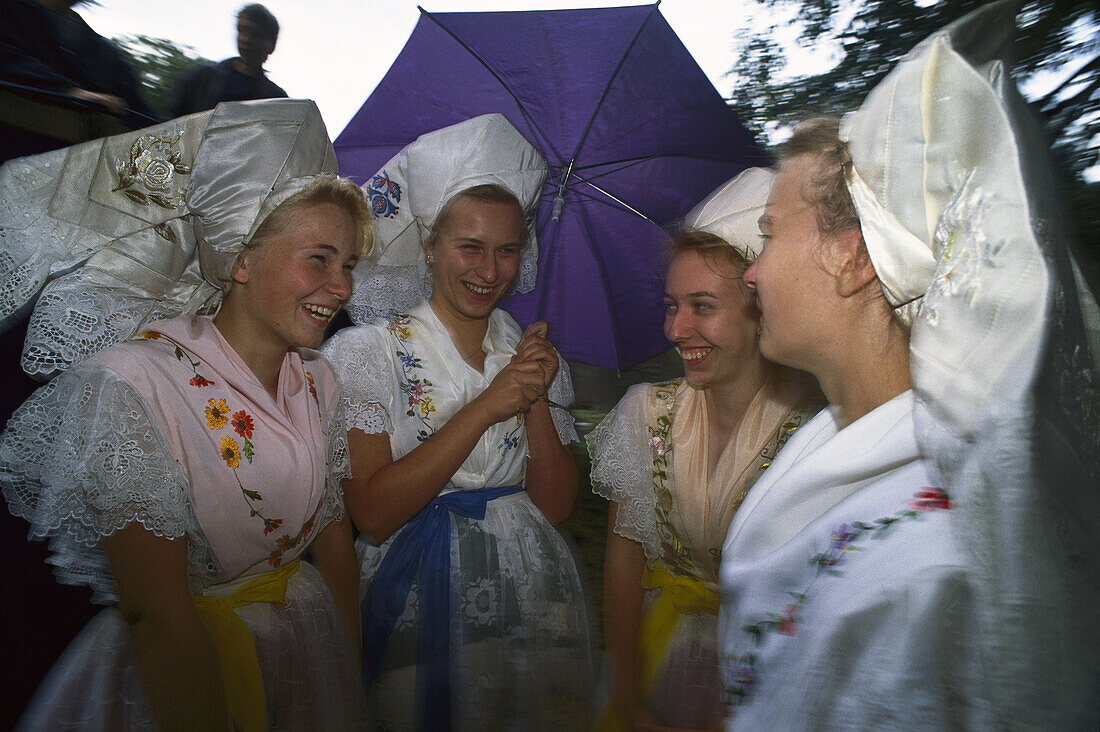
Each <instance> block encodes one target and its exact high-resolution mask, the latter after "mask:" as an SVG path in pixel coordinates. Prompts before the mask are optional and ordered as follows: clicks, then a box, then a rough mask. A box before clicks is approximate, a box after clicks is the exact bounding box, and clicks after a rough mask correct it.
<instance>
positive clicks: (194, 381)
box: [134, 330, 214, 388]
mask: <svg viewBox="0 0 1100 732" xmlns="http://www.w3.org/2000/svg"><path fill="white" fill-rule="evenodd" d="M134 337H135V338H140V339H142V340H145V341H159V340H160V339H162V338H163V339H164V340H166V341H168V342H169V343H171V344H172V345H173V346H175V347H176V350H175V356H176V360H177V361H184V360H186V361H187V363H188V364H189V365H190V366H191V372H192V373H193V374H194V376H192V377H191V380H190V381H188V382H187V383H188V384H190V385H191V386H197V387H199V388H202V387H204V386H213V385H214V382H213V381H211V380H210V379H207V378H204V377H203V375H202V374H200V373H199V366H201V365H202V362H201V361H199V357H198V356H196V355H195V354H194V353H193V352H192V351H190V350H189V349H187V348H185V347H184V346H183V344H181V343H179V342H178V341H176V340H175V339H173V338H170V337H169V336H166V335H164V334H163V333H161V332H160V331H159V330H143V331H142V332H140V333H138V334H137V335H136V336H134Z"/></svg>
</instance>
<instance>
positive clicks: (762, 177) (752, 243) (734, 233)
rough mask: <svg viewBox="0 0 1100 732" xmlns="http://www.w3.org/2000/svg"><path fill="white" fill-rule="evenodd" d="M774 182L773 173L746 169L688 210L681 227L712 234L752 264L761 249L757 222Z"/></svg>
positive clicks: (762, 240) (761, 243)
mask: <svg viewBox="0 0 1100 732" xmlns="http://www.w3.org/2000/svg"><path fill="white" fill-rule="evenodd" d="M774 182H775V172H774V171H771V170H768V169H767V168H747V169H745V170H743V171H741V172H740V173H738V174H737V175H736V176H734V177H733V178H731V179H730V180H728V181H726V182H725V183H723V184H722V185H721V186H719V187H718V188H716V189H715V190H714V192H713V193H711V194H710V195H709V196H707V197H706V198H704V199H703V200H702V202H700V203H699V205H697V206H696V207H695V208H693V209H691V211H690V212H689V213H688V215H687V216H685V217H684V226H685V227H686V228H689V229H696V230H698V231H706V232H708V233H711V234H714V235H715V236H717V237H718V238H719V239H721V240H722V241H724V242H726V243H727V244H729V245H730V246H731V247H733V248H734V249H736V250H737V251H738V252H739V253H740V254H741V255H742V256H743V257H745V259H747V260H748V261H749V262H752V261H753V260H754V259H756V258H757V257H758V256H759V255H760V251H761V249H763V246H764V239H763V237H762V236H761V235H760V224H759V221H760V217H761V216H762V215H763V214H764V206H765V204H767V202H768V195H769V194H770V193H771V190H772V183H774Z"/></svg>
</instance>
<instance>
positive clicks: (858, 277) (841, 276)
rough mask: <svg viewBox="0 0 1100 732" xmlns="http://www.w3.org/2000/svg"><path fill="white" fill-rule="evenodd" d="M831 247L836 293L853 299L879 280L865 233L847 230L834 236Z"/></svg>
mask: <svg viewBox="0 0 1100 732" xmlns="http://www.w3.org/2000/svg"><path fill="white" fill-rule="evenodd" d="M830 239H832V242H831V245H832V248H833V256H834V263H835V267H834V270H833V273H834V275H835V276H836V293H837V294H838V295H840V296H841V297H851V296H852V295H855V294H856V293H857V292H860V291H861V290H863V288H864V287H867V285H869V284H870V283H872V282H875V281H876V280H877V279H878V273H877V272H875V265H874V263H873V262H871V256H870V255H869V254H868V253H867V245H866V244H864V243H863V232H861V231H860V230H859V229H858V228H852V229H845V230H844V231H839V232H836V233H835V234H833V235H832V236H831V237H830Z"/></svg>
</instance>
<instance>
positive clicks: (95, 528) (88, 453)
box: [0, 366, 216, 601]
mask: <svg viewBox="0 0 1100 732" xmlns="http://www.w3.org/2000/svg"><path fill="white" fill-rule="evenodd" d="M0 489H2V491H3V494H4V498H5V499H7V502H8V506H9V508H10V509H11V511H12V513H14V514H15V515H17V516H20V517H22V518H24V519H26V520H27V521H29V522H30V524H31V532H30V534H31V537H32V538H38V539H49V541H50V549H51V552H52V555H53V556H52V557H51V559H50V562H51V563H53V564H55V565H57V570H56V574H57V576H58V579H59V580H60V581H62V582H65V583H68V584H83V585H88V586H89V587H91V588H92V589H93V590H94V591H95V593H96V598H95V599H97V600H99V601H103V600H110V599H113V598H114V596H115V590H114V580H113V578H112V576H111V572H110V569H109V567H108V565H107V561H106V556H105V555H104V554H103V551H102V549H101V548H100V545H99V543H100V539H102V538H103V537H105V536H110V535H111V534H113V533H115V532H116V531H118V530H119V529H121V528H123V527H124V526H126V525H128V524H130V523H133V522H137V523H139V524H141V525H142V527H144V528H145V529H146V530H147V531H149V532H151V533H153V534H155V535H156V536H160V537H166V538H176V537H180V536H184V535H192V536H194V537H196V538H198V539H200V541H198V542H196V543H195V546H194V547H192V548H193V549H195V550H199V551H200V553H201V554H204V555H205V556H202V557H198V556H195V555H194V552H192V554H191V559H190V561H189V566H190V567H191V568H192V571H191V574H192V575H194V574H195V573H196V572H197V573H199V574H204V573H212V572H215V571H216V567H215V566H214V564H213V560H212V558H211V557H210V556H208V553H207V552H203V551H202V547H203V546H205V543H204V542H202V541H201V533H200V532H199V530H198V524H197V522H196V520H195V518H194V514H193V513H192V512H191V508H190V504H189V501H188V489H187V483H186V480H185V478H184V476H183V473H182V471H181V469H180V467H179V465H178V464H177V463H176V461H175V460H174V459H173V457H172V454H171V452H170V451H169V449H168V446H167V443H166V442H165V439H164V436H163V435H162V433H161V431H160V428H159V427H158V426H157V424H156V422H155V421H154V420H153V419H152V418H151V417H150V414H149V409H148V406H147V405H146V403H145V401H144V400H143V399H142V398H141V396H140V395H138V393H137V392H136V391H135V390H134V389H133V388H132V387H131V386H130V385H129V383H127V382H126V381H124V380H123V379H122V378H121V377H120V376H118V374H116V373H115V372H113V371H111V370H110V369H108V368H104V367H102V366H92V367H81V368H78V369H76V370H75V371H73V372H69V373H66V374H63V375H62V376H60V377H58V378H57V379H56V380H55V381H53V382H51V383H50V384H48V385H46V386H44V387H42V388H41V389H39V390H38V391H37V392H35V394H34V395H33V396H32V397H31V398H30V399H29V400H27V402H26V403H25V404H23V406H21V407H20V408H19V409H18V410H17V411H16V412H15V414H14V415H13V416H12V418H11V421H10V422H8V426H7V429H6V430H5V431H4V434H3V435H2V436H0ZM196 561H197V562H198V563H199V564H198V565H197V566H196ZM191 580H192V582H193V583H198V584H200V585H201V584H202V582H201V580H200V579H197V578H195V577H191Z"/></svg>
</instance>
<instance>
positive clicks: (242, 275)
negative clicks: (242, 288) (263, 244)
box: [230, 249, 255, 285]
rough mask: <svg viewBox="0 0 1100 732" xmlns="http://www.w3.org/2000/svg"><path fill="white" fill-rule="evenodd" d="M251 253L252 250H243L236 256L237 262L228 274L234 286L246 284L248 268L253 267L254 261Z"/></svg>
mask: <svg viewBox="0 0 1100 732" xmlns="http://www.w3.org/2000/svg"><path fill="white" fill-rule="evenodd" d="M252 251H253V250H252V249H245V250H244V251H242V252H241V253H240V254H238V255H237V261H236V262H234V263H233V272H232V273H231V274H230V276H231V277H232V278H233V282H234V283H235V284H238V285H243V284H244V283H246V282H248V278H249V271H250V269H249V268H250V267H251V266H253V265H254V260H255V257H253V256H252Z"/></svg>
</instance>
